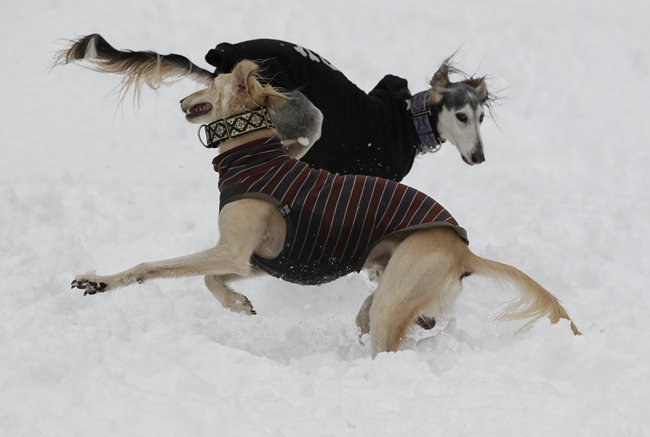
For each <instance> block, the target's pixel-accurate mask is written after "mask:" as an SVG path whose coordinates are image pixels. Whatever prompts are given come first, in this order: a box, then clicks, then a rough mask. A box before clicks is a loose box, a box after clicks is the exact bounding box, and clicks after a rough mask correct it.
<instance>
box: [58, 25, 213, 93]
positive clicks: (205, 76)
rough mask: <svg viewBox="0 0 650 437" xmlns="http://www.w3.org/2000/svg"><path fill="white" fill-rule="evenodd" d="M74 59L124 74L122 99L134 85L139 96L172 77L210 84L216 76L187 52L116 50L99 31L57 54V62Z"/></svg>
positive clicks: (109, 71) (100, 70) (97, 68)
mask: <svg viewBox="0 0 650 437" xmlns="http://www.w3.org/2000/svg"><path fill="white" fill-rule="evenodd" d="M75 61H87V62H88V63H89V64H90V67H89V68H90V69H92V70H94V71H98V72H100V73H115V74H122V75H124V77H123V78H122V84H121V86H120V91H119V93H120V101H123V100H124V97H125V96H126V94H127V93H128V91H129V89H130V88H131V87H133V88H134V95H135V97H136V98H137V99H139V98H140V92H141V90H142V86H143V85H147V86H148V87H149V88H151V89H153V90H157V89H159V88H160V87H161V86H162V85H164V84H166V83H167V82H166V81H167V80H169V79H174V78H181V77H188V78H190V79H192V80H194V81H196V82H198V83H201V84H203V85H206V86H208V85H210V84H211V83H212V80H213V79H214V75H213V74H212V73H211V72H209V71H207V70H204V69H203V68H201V67H199V66H197V65H195V64H193V63H192V62H191V61H190V60H189V59H187V58H186V57H185V56H181V55H177V54H173V53H172V54H169V55H160V54H158V53H156V52H152V51H132V50H117V49H116V48H114V47H113V46H111V45H110V44H109V43H108V42H107V41H106V40H105V39H104V38H102V36H101V35H99V34H96V33H95V34H92V35H88V36H83V37H80V38H77V39H76V40H73V41H70V45H69V46H68V47H67V48H66V49H64V50H61V51H60V52H59V53H57V55H56V56H55V58H54V66H57V65H64V64H69V63H72V62H75Z"/></svg>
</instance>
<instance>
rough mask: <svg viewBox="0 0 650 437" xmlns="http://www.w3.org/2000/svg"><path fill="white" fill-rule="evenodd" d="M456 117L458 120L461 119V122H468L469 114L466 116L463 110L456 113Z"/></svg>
mask: <svg viewBox="0 0 650 437" xmlns="http://www.w3.org/2000/svg"><path fill="white" fill-rule="evenodd" d="M456 118H457V119H458V121H460V122H461V123H467V116H466V115H465V114H463V113H462V112H459V113H457V114H456Z"/></svg>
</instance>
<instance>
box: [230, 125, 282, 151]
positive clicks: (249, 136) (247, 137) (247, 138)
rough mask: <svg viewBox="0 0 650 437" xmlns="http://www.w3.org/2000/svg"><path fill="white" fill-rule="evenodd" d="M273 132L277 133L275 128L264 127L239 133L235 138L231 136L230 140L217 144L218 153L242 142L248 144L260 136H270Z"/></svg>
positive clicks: (233, 147)
mask: <svg viewBox="0 0 650 437" xmlns="http://www.w3.org/2000/svg"><path fill="white" fill-rule="evenodd" d="M275 134H277V130H276V129H275V128H266V129H260V130H256V131H253V132H249V133H246V134H243V135H240V136H238V137H236V138H233V139H232V140H228V141H223V142H222V143H221V144H219V154H222V153H225V152H227V151H229V150H232V149H235V148H237V147H239V146H243V145H244V144H248V143H250V142H251V141H255V140H258V139H260V138H270V137H272V136H274V135H275Z"/></svg>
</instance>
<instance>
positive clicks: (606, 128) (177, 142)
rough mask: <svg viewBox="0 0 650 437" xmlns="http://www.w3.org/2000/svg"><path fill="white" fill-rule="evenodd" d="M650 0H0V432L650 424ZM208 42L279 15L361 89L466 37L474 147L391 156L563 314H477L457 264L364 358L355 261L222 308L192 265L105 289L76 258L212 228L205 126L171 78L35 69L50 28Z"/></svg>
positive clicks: (161, 246) (492, 302)
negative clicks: (477, 110) (441, 303)
mask: <svg viewBox="0 0 650 437" xmlns="http://www.w3.org/2000/svg"><path fill="white" fill-rule="evenodd" d="M649 16H650V3H648V2H640V1H635V0H621V1H619V2H604V1H596V2H587V1H585V0H572V1H568V2H567V1H559V0H548V1H545V2H520V1H516V0H496V1H493V2H484V1H478V0H469V1H466V2H458V1H452V0H441V1H437V2H430V1H421V0H405V1H402V2H400V3H399V6H397V5H396V3H395V2H392V1H387V0H359V1H356V2H349V1H343V0H327V1H321V0H312V1H309V2H305V1H298V0H285V1H283V2H279V3H278V2H275V3H269V2H264V1H256V0H246V1H244V0H242V1H238V2H205V1H196V0H186V1H183V2H181V1H177V0H163V1H158V2H150V3H144V2H132V1H130V0H129V1H126V0H111V1H96V2H87V1H67V2H59V1H54V0H34V1H32V2H22V1H21V2H19V1H17V0H5V1H4V3H3V5H2V14H0V41H1V43H2V44H1V45H2V49H3V61H4V62H3V66H2V69H1V70H0V77H1V79H2V80H0V95H2V97H3V104H2V105H1V106H0V115H1V118H0V119H1V120H3V122H2V128H3V136H2V137H3V140H2V142H1V143H0V284H1V285H0V357H1V358H0V434H1V435H3V436H5V435H6V436H23V435H25V436H88V435H93V436H116V435H117V436H143V435H144V436H147V435H156V436H178V435H188V436H204V435H206V436H207V435H223V436H249V435H258V436H267V435H268V436H280V435H281V436H316V435H337V436H352V435H382V436H383V435H396V436H397V435H399V436H402V435H412V434H415V433H428V434H431V435H453V436H477V435H481V436H497V435H498V436H511V435H512V436H514V435H526V436H548V435H558V436H565V435H566V436H569V435H571V436H614V435H616V436H621V435H625V436H644V435H649V434H650V419H648V417H649V413H650V408H649V407H648V405H650V382H649V381H650V374H649V373H650V371H649V366H648V363H650V348H649V346H648V345H649V342H648V340H647V335H648V333H649V331H650V292H649V285H650V281H649V279H648V277H649V276H650V255H649V254H650V220H648V216H649V215H650V202H649V201H648V200H649V196H648V185H649V182H650V177H649V176H648V168H650V152H649V151H648V150H649V149H648V147H647V146H646V143H647V141H648V138H649V137H650V127H649V126H650V124H649V123H648V122H647V120H648V118H649V116H650V110H649V109H648V108H649V106H648V104H647V102H648V101H650V49H649V48H648V44H647V40H648V37H649V36H650V30H648V17H649ZM94 32H97V33H100V34H102V35H103V36H104V37H105V38H106V39H107V40H108V41H109V42H110V43H112V44H113V45H114V46H116V47H120V48H130V49H136V50H145V49H151V50H157V51H159V52H163V53H172V52H173V53H180V54H183V55H185V56H188V57H189V58H191V59H192V60H194V62H195V63H197V64H199V65H201V66H204V67H207V65H206V64H205V63H204V62H203V56H204V55H205V53H206V52H207V50H208V49H209V48H211V47H212V46H213V45H215V44H216V43H218V42H221V41H231V42H236V41H241V40H245V39H252V38H258V37H273V38H279V39H285V40H289V41H294V42H296V43H299V44H301V45H302V46H304V47H308V48H309V49H310V50H313V51H314V52H316V53H318V54H320V55H322V56H323V57H325V58H327V60H328V61H329V62H331V63H332V64H333V65H336V67H337V68H338V69H340V70H341V71H343V72H345V73H346V74H347V75H348V77H350V78H351V79H352V80H353V81H355V82H356V83H357V84H358V85H359V86H361V87H362V88H363V89H365V90H370V89H371V88H372V87H373V86H374V85H375V84H376V83H377V82H378V81H379V80H380V79H381V78H382V77H383V76H384V75H385V74H387V73H392V74H396V75H399V76H402V77H405V78H407V79H408V80H409V83H410V85H411V90H412V91H413V92H417V91H421V90H423V89H425V86H426V80H427V78H428V77H430V76H431V75H432V74H433V72H435V70H436V68H437V66H438V64H439V63H440V62H441V61H442V60H443V59H444V58H445V57H446V56H448V55H450V54H451V53H453V52H454V51H455V50H456V49H458V48H460V51H459V55H458V61H459V66H460V67H461V68H463V69H464V70H465V71H467V72H469V73H477V74H479V75H482V74H488V75H489V76H490V78H491V79H490V80H491V85H492V86H493V89H494V90H496V91H499V95H500V96H501V97H502V99H501V100H500V101H499V103H498V105H497V106H496V107H495V108H494V115H495V117H496V120H490V119H487V120H486V122H485V123H484V127H483V130H482V135H483V140H484V142H485V144H486V158H487V161H486V162H485V163H483V164H481V165H480V166H474V167H469V166H467V165H466V164H464V163H463V162H462V161H461V159H460V157H459V154H458V152H457V151H456V150H454V148H453V147H452V146H450V145H449V144H445V145H444V146H443V147H442V149H441V151H440V152H438V153H436V154H430V155H427V156H424V157H422V158H421V159H419V160H418V161H417V162H416V165H415V166H414V168H413V170H412V172H411V173H410V174H409V176H408V177H407V179H406V182H407V183H409V184H410V185H412V186H414V187H416V188H419V189H421V190H423V191H425V192H427V193H428V194H430V195H431V196H433V197H434V198H436V199H437V200H439V201H440V202H441V203H442V204H443V205H445V207H446V208H447V209H449V210H450V211H451V212H452V214H454V216H455V217H456V218H457V219H458V221H459V222H460V223H461V225H462V226H464V227H465V228H466V229H467V230H468V232H469V237H470V240H471V246H470V247H471V248H472V250H473V251H475V252H476V253H477V254H479V255H481V256H484V257H488V258H492V259H496V260H499V261H502V262H506V263H509V264H512V265H515V266H517V267H519V268H520V269H522V270H524V271H525V272H527V273H528V274H529V275H531V276H532V277H533V278H535V279H536V280H538V281H539V282H540V283H541V284H543V285H544V286H545V287H547V288H548V289H549V290H551V291H552V292H553V293H554V294H556V295H557V296H558V297H559V298H560V299H561V300H562V302H563V304H564V305H565V306H566V308H567V310H568V311H569V314H571V316H572V317H573V319H574V320H575V322H576V324H577V325H578V327H579V328H580V329H581V331H582V332H583V334H584V335H583V336H582V337H574V336H573V335H571V332H570V329H569V326H568V324H567V323H564V322H560V323H559V324H558V325H551V324H550V323H549V322H548V321H547V320H541V321H539V322H537V323H536V324H535V325H534V326H533V328H532V329H530V330H529V331H527V332H525V333H523V334H521V335H517V336H514V335H513V333H514V331H516V329H517V326H515V325H514V324H510V325H504V324H501V325H494V324H493V323H492V322H490V314H491V313H492V312H493V311H495V309H497V308H498V303H500V302H503V301H505V300H507V299H509V298H510V295H509V294H508V293H507V292H504V293H501V292H500V291H498V290H497V289H496V288H495V287H494V285H492V284H491V283H489V282H487V281H485V280H482V279H480V278H475V277H470V278H467V279H466V280H465V288H464V291H463V293H462V295H461V298H460V299H459V301H458V303H457V308H456V312H455V314H454V317H453V318H452V319H450V320H449V321H448V322H445V323H442V322H441V323H440V325H439V327H437V328H436V329H435V330H433V331H429V332H424V331H414V332H413V334H412V335H411V336H410V337H409V339H408V340H407V341H406V342H405V343H404V345H403V347H402V350H400V351H399V352H397V353H392V354H381V355H380V356H379V357H378V358H377V359H376V360H371V359H370V357H369V355H370V350H369V347H368V346H367V345H364V344H360V343H359V342H358V339H357V336H358V333H357V330H356V328H355V326H354V316H355V315H356V312H357V310H358V308H359V307H360V305H361V303H362V302H363V299H364V298H365V296H366V295H367V293H368V284H369V281H368V280H367V278H365V277H364V276H361V275H352V276H349V277H345V278H342V279H340V280H338V281H336V282H334V283H332V284H328V285H324V286H320V287H298V286H295V285H292V284H287V283H283V282H281V281H278V280H275V279H272V278H258V279H251V280H247V281H244V282H242V283H241V284H239V285H238V287H237V290H238V291H241V292H242V293H244V294H246V295H247V296H248V297H249V298H250V299H251V301H252V302H253V304H254V306H255V309H256V310H257V312H258V315H257V316H254V317H246V316H243V315H240V314H234V313H230V312H228V311H226V310H224V309H223V308H222V307H221V305H220V304H219V303H218V302H217V301H216V300H215V299H214V298H213V297H212V296H211V295H210V293H209V292H208V291H207V290H206V289H205V287H204V286H203V283H202V279H201V278H188V279H178V280H159V281H153V282H151V283H144V284H142V285H134V286H131V287H128V288H125V289H122V290H118V291H115V292H112V293H106V294H103V295H97V296H91V297H83V296H82V292H81V291H79V290H70V288H69V284H70V281H71V280H72V279H73V278H74V276H75V274H77V273H83V272H86V271H89V270H92V269H97V271H98V272H99V273H113V272H116V271H119V270H123V269H125V268H128V267H131V266H133V265H135V264H137V263H139V262H141V261H145V260H147V261H151V260H157V259H164V258H169V257H173V256H178V255H183V254H188V253H192V252H196V251H198V250H202V249H205V248H207V247H209V246H211V245H213V244H214V243H215V242H216V240H217V237H218V230H217V227H216V217H217V214H218V192H217V188H216V183H217V176H216V174H215V173H214V171H213V169H212V166H211V160H212V158H213V157H214V151H210V150H206V149H204V148H203V147H202V146H201V145H200V144H199V142H198V141H197V139H196V127H195V126H190V125H188V124H187V123H186V122H185V120H184V119H183V117H182V114H181V112H180V110H179V107H178V101H179V100H180V99H181V98H182V97H184V96H185V95H187V94H189V93H191V92H193V91H194V90H195V89H196V88H195V86H194V85H193V84H190V83H189V82H184V81H179V82H177V83H175V84H173V85H172V86H170V87H165V88H163V89H161V90H159V92H158V93H155V92H153V91H145V92H144V93H143V102H142V106H140V107H138V106H137V105H131V104H130V102H128V101H127V102H126V103H125V105H124V106H123V107H121V108H120V107H118V105H117V103H116V97H115V95H111V94H110V90H111V89H114V88H115V87H116V86H117V85H118V84H119V78H118V77H115V76H110V75H101V74H98V73H95V72H92V71H89V70H86V69H83V68H80V67H79V66H65V67H57V68H55V69H53V70H50V69H49V63H50V61H51V60H52V57H53V55H54V54H55V52H56V51H57V50H59V49H61V48H62V47H63V46H64V42H63V41H62V39H70V38H74V37H77V36H79V35H85V34H89V33H94Z"/></svg>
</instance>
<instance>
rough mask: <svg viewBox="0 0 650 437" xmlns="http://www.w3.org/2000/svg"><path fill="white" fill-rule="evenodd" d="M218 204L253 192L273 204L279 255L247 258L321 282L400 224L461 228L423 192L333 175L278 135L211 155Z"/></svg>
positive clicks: (346, 268) (350, 268)
mask: <svg viewBox="0 0 650 437" xmlns="http://www.w3.org/2000/svg"><path fill="white" fill-rule="evenodd" d="M213 165H214V168H215V170H216V171H217V172H219V190H220V191H221V201H220V208H223V206H224V205H226V204H227V203H229V202H233V201H235V200H238V199H241V198H245V197H256V198H261V199H265V200H268V201H270V202H272V203H273V204H275V205H276V206H277V207H278V210H279V211H280V212H281V213H282V215H283V216H284V217H285V218H286V220H287V237H286V241H285V247H284V249H283V251H282V253H281V254H280V255H279V256H278V257H276V258H274V259H271V260H269V259H263V258H260V257H258V256H255V255H254V256H253V262H254V263H255V264H256V265H258V266H259V267H260V268H262V269H263V270H265V271H266V272H268V273H269V274H271V275H273V276H276V277H279V278H282V279H285V280H287V281H290V282H296V283H299V284H309V285H312V284H322V283H325V282H329V281H332V280H334V279H337V278H339V277H341V276H344V275H346V274H348V273H351V272H355V271H356V272H358V271H359V270H361V268H362V267H363V264H364V262H365V260H366V258H367V257H368V255H369V254H370V251H371V250H372V248H373V247H374V246H375V245H376V244H377V243H378V242H380V241H381V240H382V239H383V238H386V237H387V236H389V235H391V234H393V233H395V232H399V231H404V230H413V229H418V228H423V227H430V226H450V227H452V228H453V229H454V230H455V231H456V232H457V233H458V235H459V236H460V238H462V239H463V240H464V241H465V242H468V240H467V233H466V232H465V230H464V229H463V228H461V227H459V226H458V223H457V222H456V220H455V219H454V218H453V217H452V216H451V214H449V212H448V211H447V210H446V209H445V208H443V207H442V205H440V204H439V203H438V202H436V201H435V200H434V199H432V198H431V197H429V196H427V195H426V194H424V193H422V192H420V191H417V190H416V189H414V188H411V187H408V186H406V185H403V184H400V183H397V182H395V181H391V180H387V179H382V178H377V177H371V176H360V175H345V176H343V175H339V174H332V173H329V172H327V171H325V170H316V169H312V168H310V167H309V166H308V165H307V164H306V163H304V162H301V161H298V160H295V159H292V158H290V157H288V156H287V155H286V153H285V151H284V149H283V146H282V143H281V142H280V140H279V138H278V137H273V138H271V139H262V140H257V141H254V142H251V143H248V144H245V145H242V146H240V147H237V148H235V149H232V150H229V151H228V152H226V153H223V154H221V155H219V156H217V157H216V158H215V159H214V161H213Z"/></svg>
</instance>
